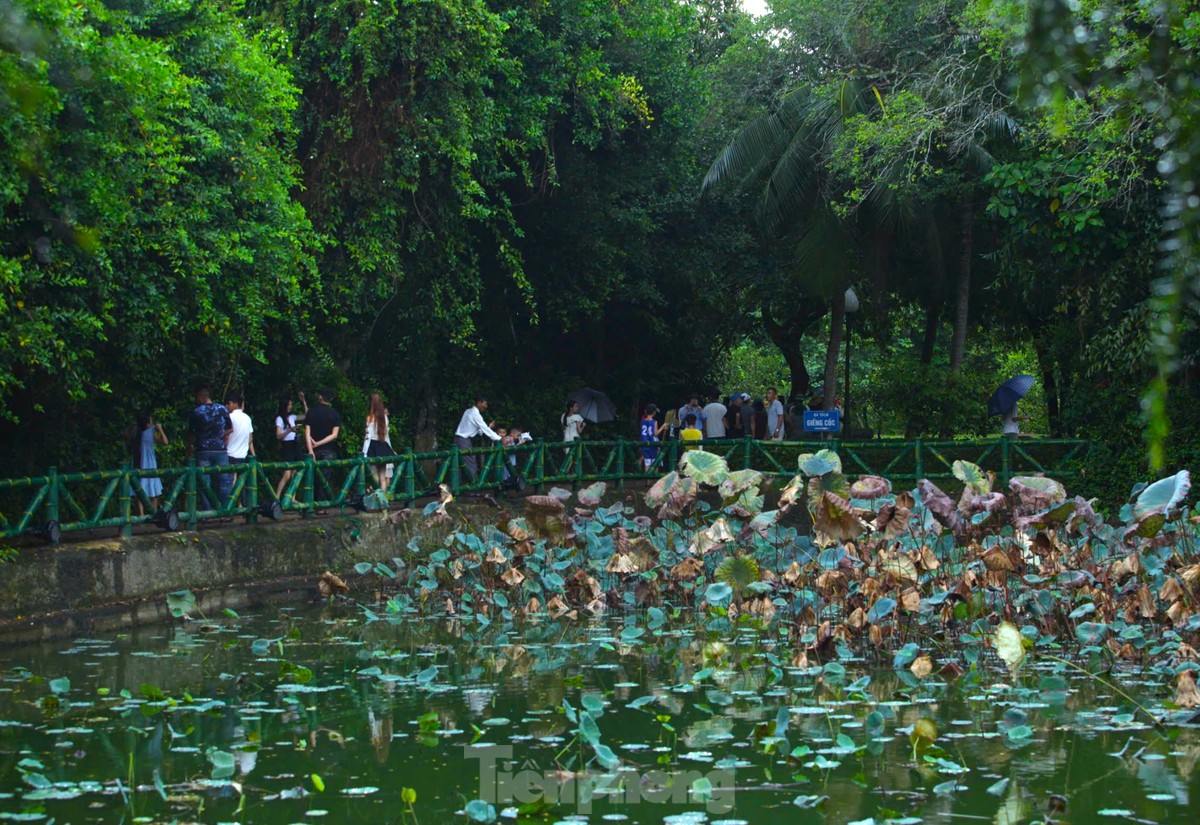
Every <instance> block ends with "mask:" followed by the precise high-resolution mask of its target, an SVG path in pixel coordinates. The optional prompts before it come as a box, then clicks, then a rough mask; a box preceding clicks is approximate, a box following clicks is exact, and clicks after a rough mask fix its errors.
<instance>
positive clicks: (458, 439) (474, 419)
mask: <svg viewBox="0 0 1200 825" xmlns="http://www.w3.org/2000/svg"><path fill="white" fill-rule="evenodd" d="M575 407H576V408H577V407H578V405H575ZM487 408H488V400H487V396H485V395H477V396H475V403H474V404H472V405H471V406H469V407H467V408H466V409H465V410H463V414H462V418H460V419H459V421H458V427H456V428H455V430H454V446H456V447H458V448H459V449H460V450H472V449H474V448H475V447H476V446H478V445H480V444H481V443H482V441H483V439H487V441H489V442H490V443H491V444H492V446H500V447H516V446H518V445H521V444H528V443H529V442H530V441H533V435H532V434H531V433H530V432H528V431H527V430H525V429H524V428H523V427H521V426H517V425H514V426H511V427H497V426H496V422H495V421H490V422H488V421H485V420H484V418H483V414H484V413H485V412H487ZM575 412H576V413H577V412H578V409H576V410H575ZM571 413H572V410H571V407H570V405H569V406H568V409H567V413H566V414H564V416H563V417H562V421H563V425H564V427H565V426H566V425H567V419H568V418H569V417H570V416H571ZM582 422H583V419H582V418H579V421H578V422H575V421H572V425H573V426H575V427H576V429H575V437H576V438H577V437H578V436H579V433H581V432H583V423H582ZM463 464H464V465H465V467H466V471H467V479H468V480H469V481H472V482H473V481H475V479H477V478H478V477H479V455H478V454H476V453H470V452H468V453H466V455H464V456H463ZM516 464H517V457H516V456H515V455H512V456H509V457H508V458H507V460H506V461H505V463H504V480H505V481H508V480H510V479H512V478H515V477H516Z"/></svg>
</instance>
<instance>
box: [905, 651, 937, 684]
mask: <svg viewBox="0 0 1200 825" xmlns="http://www.w3.org/2000/svg"><path fill="white" fill-rule="evenodd" d="M909 670H910V671H912V675H913V676H916V677H917V678H918V679H924V678H926V677H927V676H929V674H931V673H933V660H932V659H930V658H929V657H928V656H918V657H917V659H916V661H914V662H913V663H912V665H911V666H910V667H909Z"/></svg>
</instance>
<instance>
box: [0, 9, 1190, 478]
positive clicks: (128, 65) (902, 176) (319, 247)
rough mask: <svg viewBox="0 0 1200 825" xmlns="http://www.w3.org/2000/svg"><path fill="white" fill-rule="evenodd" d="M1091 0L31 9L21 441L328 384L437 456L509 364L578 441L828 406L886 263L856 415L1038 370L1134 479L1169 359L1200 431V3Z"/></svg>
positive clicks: (507, 382) (17, 460) (14, 396)
mask: <svg viewBox="0 0 1200 825" xmlns="http://www.w3.org/2000/svg"><path fill="white" fill-rule="evenodd" d="M1075 6H1076V7H1074V8H1072V7H1071V6H1070V5H1069V4H1066V3H1063V2H1059V0H1039V2H1035V3H1033V4H1031V5H1030V6H1027V5H1026V4H1025V3H1024V2H1018V0H921V1H920V2H911V1H910V0H857V1H856V2H851V3H844V4H830V3H825V2H819V0H776V2H774V3H772V4H771V10H770V13H769V14H767V15H766V16H764V17H761V18H757V19H755V18H751V17H750V16H748V15H746V14H745V13H744V12H742V11H741V10H740V8H739V7H738V5H737V3H736V2H732V0H697V2H691V3H686V4H679V3H675V2H667V1H666V0H629V2H625V3H621V4H611V3H601V2H595V0H546V2H539V3H524V2H517V0H425V1H424V2H416V0H387V1H386V2H370V3H368V2H364V1H363V0H336V1H335V2H318V1H317V0H248V2H217V0H84V1H83V2H72V3H67V2H65V0H0V20H2V21H3V23H4V25H3V27H2V28H0V209H2V212H0V280H2V283H0V431H2V432H3V433H4V435H5V437H6V438H7V439H8V440H9V441H10V442H12V441H14V440H15V438H16V437H17V435H18V434H19V435H20V437H21V439H22V440H23V442H24V443H27V444H35V445H37V448H36V449H30V450H27V451H19V452H14V453H13V454H10V455H8V456H6V457H5V460H4V461H3V462H2V463H0V469H2V470H3V474H5V475H8V474H13V473H18V472H26V471H30V470H35V469H40V468H42V467H44V466H46V465H47V464H50V463H60V464H63V465H64V466H67V465H70V466H72V467H81V466H82V467H87V466H95V465H111V464H113V463H115V462H117V461H119V460H120V459H121V458H122V456H123V453H124V447H123V445H122V443H121V440H120V438H119V434H120V432H121V431H122V430H123V429H125V428H126V427H127V426H128V424H129V423H130V421H131V419H132V416H133V414H134V411H136V410H139V409H150V410H153V411H155V412H156V413H157V414H158V415H159V416H160V417H162V418H164V419H165V420H166V421H167V422H168V430H170V431H171V432H173V433H174V434H178V433H179V432H180V430H181V424H180V416H181V414H182V413H183V412H184V411H185V410H186V408H187V406H188V395H189V393H188V387H189V385H190V383H191V382H192V381H194V380H195V379H197V378H200V377H204V378H207V379H208V380H210V381H212V382H213V383H214V385H215V387H216V388H217V391H218V394H221V393H223V392H224V391H225V390H226V389H229V388H232V387H234V386H244V387H245V388H246V389H247V390H248V395H249V398H250V402H251V411H252V412H253V413H254V415H255V417H256V419H257V420H259V421H260V428H262V427H263V426H264V425H266V422H267V421H269V416H270V415H271V413H272V411H273V408H274V405H275V400H276V399H277V398H278V397H280V396H283V395H291V394H293V393H294V392H295V390H297V389H300V388H304V389H309V390H311V389H312V388H314V387H315V386H318V385H321V384H329V385H333V386H334V387H335V388H336V389H337V390H338V395H339V399H338V405H339V406H340V407H341V408H342V409H343V411H344V412H345V413H346V414H347V416H348V420H349V421H350V422H351V425H350V426H347V428H346V442H345V445H346V446H347V447H348V448H350V447H351V446H352V445H353V444H354V442H355V440H356V438H357V437H359V427H358V424H357V421H358V420H359V418H360V417H361V415H362V414H363V411H364V406H365V396H366V393H368V392H370V391H381V392H383V393H384V395H385V396H386V397H387V398H388V400H389V403H390V408H391V411H392V414H393V419H394V422H395V425H396V435H397V436H398V437H399V439H400V440H401V441H402V442H404V443H414V442H415V443H416V444H417V445H418V446H419V447H428V446H432V445H433V444H434V443H435V442H437V441H438V440H441V441H442V442H443V443H444V440H445V436H446V435H447V434H448V432H449V430H450V428H452V427H453V425H454V423H455V422H456V420H457V415H458V411H459V410H460V409H461V407H462V406H463V405H465V404H466V403H467V402H468V400H469V398H470V397H471V396H472V395H473V393H475V392H477V391H481V390H482V391H484V392H487V393H489V394H490V395H491V396H492V397H493V399H494V402H495V403H494V404H493V412H494V413H495V415H496V417H497V418H498V419H499V420H501V421H502V422H504V423H513V424H522V425H524V426H525V428H526V429H532V430H534V432H535V433H536V434H538V435H545V436H548V437H550V436H553V435H555V433H554V422H555V421H556V419H557V415H558V412H559V409H560V406H561V399H562V397H563V395H564V393H565V392H566V391H568V390H570V389H573V388H574V387H576V386H579V385H584V384H586V385H591V386H597V387H599V388H601V389H604V390H606V391H608V392H609V393H610V395H612V397H613V398H614V399H615V400H616V401H617V403H618V406H619V407H620V409H621V410H622V411H623V413H624V415H623V419H622V421H620V422H618V423H617V424H614V425H612V426H611V427H610V428H609V430H608V432H610V433H611V434H614V435H615V434H618V433H619V434H624V435H631V434H632V430H631V426H632V420H633V418H634V417H635V411H636V409H637V407H638V405H639V404H641V403H643V402H645V401H648V400H653V401H656V402H658V403H659V405H660V406H665V405H666V404H668V403H673V402H675V401H676V400H677V398H678V396H680V395H681V394H682V393H684V392H686V391H690V390H693V389H696V388H700V389H704V388H712V389H719V390H722V391H725V392H729V391H734V390H746V391H750V392H753V393H755V394H759V393H761V392H762V391H763V389H765V387H760V386H730V385H729V384H730V383H731V382H738V383H739V384H747V383H749V384H755V383H761V382H765V381H772V382H774V383H779V384H781V385H782V386H781V388H782V389H785V390H786V389H787V387H788V386H789V385H790V388H791V390H792V392H795V393H798V394H806V395H807V394H809V392H810V390H811V388H812V387H813V386H816V385H822V384H823V385H824V391H825V393H826V397H827V399H828V400H832V399H833V398H834V397H836V396H837V395H839V394H842V392H843V391H844V389H845V388H844V387H841V386H840V384H841V383H843V381H844V379H843V376H844V372H843V363H842V362H843V360H844V357H845V353H844V341H843V340H842V339H843V330H844V328H845V316H844V313H843V307H842V302H841V299H840V298H841V295H842V293H843V290H844V289H845V288H846V287H848V286H853V287H855V289H856V292H857V293H858V295H859V297H860V298H861V299H862V303H863V307H862V310H861V311H860V312H859V313H858V314H857V315H856V316H854V339H853V346H854V350H853V352H854V359H855V365H856V366H855V370H854V380H852V398H853V402H852V405H851V425H852V428H853V430H854V432H856V433H858V434H861V435H867V434H874V435H909V436H922V435H927V436H939V437H941V436H947V435H956V434H958V435H975V434H980V433H987V432H989V431H994V429H993V428H996V427H997V424H996V421H995V419H991V420H989V419H987V418H985V417H984V416H983V401H984V400H985V398H986V394H987V393H988V392H989V391H990V388H991V387H994V386H995V385H996V384H998V383H999V382H1000V381H1001V380H1003V379H1004V378H1006V377H1008V376H1009V375H1010V374H1012V373H1014V372H1016V371H1027V372H1032V373H1034V374H1036V375H1037V376H1038V378H1039V379H1040V382H1039V387H1038V389H1037V391H1036V392H1037V395H1036V397H1034V398H1031V399H1030V403H1029V404H1028V405H1027V407H1028V410H1027V411H1029V412H1032V413H1033V414H1034V421H1032V422H1030V428H1031V430H1033V431H1036V432H1047V433H1051V434H1064V435H1067V434H1070V435H1083V436H1088V437H1093V438H1096V439H1098V440H1099V441H1101V442H1103V443H1104V444H1105V447H1104V449H1103V450H1102V451H1101V452H1100V453H1098V455H1101V456H1102V459H1101V460H1102V461H1103V462H1104V463H1103V465H1098V467H1099V466H1104V467H1113V466H1116V467H1118V468H1119V469H1120V472H1118V473H1111V472H1109V473H1106V474H1104V475H1103V478H1104V482H1103V485H1102V486H1103V489H1100V488H1099V487H1098V488H1097V489H1096V490H1094V491H1093V490H1088V491H1087V492H1102V493H1104V494H1105V495H1106V496H1107V497H1109V498H1112V499H1116V498H1122V497H1124V495H1125V494H1126V493H1127V481H1128V480H1132V479H1133V478H1137V477H1140V476H1142V475H1143V474H1144V471H1145V459H1144V456H1145V452H1144V450H1143V449H1142V448H1141V446H1140V445H1141V434H1142V432H1143V429H1144V418H1143V412H1142V410H1141V405H1140V399H1141V397H1142V395H1143V394H1144V392H1145V390H1146V387H1147V386H1148V385H1150V384H1151V383H1152V382H1154V381H1155V376H1159V379H1158V381H1159V383H1155V387H1156V389H1155V392H1154V393H1153V394H1152V396H1151V402H1152V403H1151V412H1152V413H1153V415H1152V416H1151V419H1150V420H1151V422H1152V425H1153V426H1152V428H1151V432H1152V434H1153V435H1155V436H1156V440H1155V442H1154V443H1155V445H1156V450H1158V454H1157V457H1165V458H1166V460H1167V464H1169V465H1176V466H1182V465H1187V464H1188V463H1190V459H1191V457H1192V452H1193V451H1194V449H1195V448H1194V447H1192V444H1194V443H1195V442H1194V440H1193V439H1191V438H1190V435H1191V434H1193V433H1195V432H1197V431H1198V430H1200V418H1198V417H1197V416H1196V415H1195V413H1194V412H1193V409H1194V407H1195V405H1194V403H1193V402H1194V390H1193V389H1192V387H1191V384H1192V383H1193V380H1192V379H1193V377H1192V373H1193V372H1194V365H1193V364H1192V362H1191V359H1190V357H1189V353H1190V352H1192V351H1194V349H1195V341H1194V340H1193V339H1194V332H1193V329H1194V322H1193V321H1194V308H1193V305H1192V304H1190V303H1189V297H1188V296H1189V295H1191V294H1192V293H1193V292H1194V291H1195V290H1193V289H1192V286H1193V284H1194V283H1195V281H1196V279H1195V278H1194V277H1193V275H1194V268H1195V263H1194V261H1193V259H1192V255H1193V248H1194V246H1195V243H1194V237H1193V236H1194V228H1193V223H1194V213H1195V212H1196V209H1195V207H1193V206H1192V205H1191V200H1189V193H1190V192H1192V190H1191V189H1189V188H1188V187H1189V186H1194V183H1193V182H1192V181H1194V178H1195V175H1194V174H1192V172H1193V171H1194V166H1195V163H1196V160H1197V159H1198V158H1200V152H1194V151H1192V149H1191V148H1189V147H1193V143H1194V141H1195V140H1196V129H1195V122H1196V118H1195V109H1196V105H1197V104H1196V100H1197V99H1200V96H1197V95H1196V93H1195V92H1196V90H1195V89H1194V88H1193V87H1192V86H1191V85H1190V84H1192V83H1194V82H1195V81H1194V78H1195V72H1194V71H1189V69H1194V67H1195V60H1196V47H1197V42H1196V40H1197V35H1196V32H1197V30H1198V28H1200V25H1198V23H1197V12H1196V10H1195V8H1194V6H1192V5H1190V4H1187V3H1184V2H1181V0H1174V1H1173V2H1168V0H1163V2H1161V3H1151V4H1144V3H1135V2H1133V0H1086V2H1083V3H1079V4H1075ZM1146 66H1152V67H1155V69H1156V70H1155V71H1145V70H1144V67H1146ZM1189 141H1191V143H1189ZM1193 148H1194V147H1193ZM706 171H707V177H706ZM1164 198H1165V205H1164ZM1193 199H1194V198H1193ZM1156 284H1157V286H1156ZM1164 324H1165V326H1164ZM770 349H774V350H775V351H777V352H778V355H775V354H773V353H772V354H770V355H768V356H766V357H765V358H763V357H759V356H757V355H756V353H763V352H767V351H769V350H770ZM731 359H734V360H731ZM1162 382H1169V386H1170V387H1171V393H1170V394H1169V395H1166V394H1164V393H1163V392H1162V390H1163V388H1165V387H1166V386H1168V383H1162ZM1164 399H1166V400H1164ZM1168 413H1171V414H1172V415H1171V416H1170V420H1171V421H1172V422H1173V427H1174V429H1173V430H1170V431H1168V429H1167V426H1166V424H1165V423H1164V422H1165V421H1167V420H1168V415H1167V414H1168ZM602 432H603V431H602ZM1168 432H1170V434H1171V435H1170V438H1164V437H1165V436H1166V434H1167V433H1168ZM262 440H265V441H269V439H262ZM171 449H172V450H175V449H178V448H177V447H175V446H174V445H173V446H172V448H171ZM270 451H271V450H270V448H269V447H268V449H267V452H268V453H270ZM178 457H179V455H178V454H174V453H170V452H169V453H168V455H167V456H166V458H167V459H168V460H173V459H176V458H178ZM1098 475H1099V474H1098ZM1122 488H1125V489H1122Z"/></svg>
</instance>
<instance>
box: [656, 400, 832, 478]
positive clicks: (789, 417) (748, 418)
mask: <svg viewBox="0 0 1200 825" xmlns="http://www.w3.org/2000/svg"><path fill="white" fill-rule="evenodd" d="M704 401H705V399H703V398H702V397H701V396H700V395H692V396H690V397H689V398H688V400H687V401H686V402H685V403H684V405H683V406H681V407H679V408H678V409H670V410H667V411H666V413H665V414H664V415H663V417H662V421H661V422H660V421H659V418H658V415H659V412H660V411H659V409H658V407H657V406H656V405H654V404H648V405H646V408H645V410H644V411H643V413H642V420H641V422H640V425H639V428H638V438H639V439H640V440H641V441H642V442H643V447H642V462H643V464H644V465H645V467H646V468H647V469H649V468H650V467H651V466H652V465H653V464H654V461H655V459H656V458H657V457H658V448H657V447H654V446H649V445H651V444H657V443H658V442H660V441H661V440H662V439H663V438H671V439H676V438H677V439H679V440H680V441H682V442H683V445H684V449H685V450H695V449H697V448H698V446H699V445H698V442H700V441H702V440H705V439H707V440H714V439H726V438H738V439H740V438H745V437H747V436H748V437H750V438H753V439H756V440H760V441H783V440H784V439H789V440H799V439H802V438H804V411H805V410H806V409H812V408H813V404H812V403H809V404H804V403H802V402H801V401H800V400H798V399H794V400H793V401H792V402H791V403H790V404H788V405H786V406H785V405H784V403H783V400H782V399H781V398H780V397H779V391H778V390H777V389H775V388H774V387H769V388H768V389H767V392H766V396H765V397H764V398H759V399H752V398H751V397H750V395H749V393H744V392H741V393H734V394H733V395H730V396H726V397H725V398H724V400H721V399H714V400H712V401H709V402H708V403H704ZM838 410H839V412H840V410H841V400H840V399H839V400H838Z"/></svg>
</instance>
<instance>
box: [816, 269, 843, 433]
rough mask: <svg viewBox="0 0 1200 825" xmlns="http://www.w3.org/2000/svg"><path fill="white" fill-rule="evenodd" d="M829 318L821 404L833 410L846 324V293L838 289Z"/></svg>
mask: <svg viewBox="0 0 1200 825" xmlns="http://www.w3.org/2000/svg"><path fill="white" fill-rule="evenodd" d="M832 310H833V312H832V314H831V315H830V318H829V348H828V349H827V350H826V351H825V395H824V396H823V397H822V399H821V400H822V404H821V406H822V407H824V408H825V409H827V410H832V409H833V406H834V403H835V402H836V401H837V396H838V361H839V360H840V358H841V354H842V327H844V326H845V325H846V293H845V292H844V291H843V290H838V292H837V294H836V295H834V296H833V306H832Z"/></svg>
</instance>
